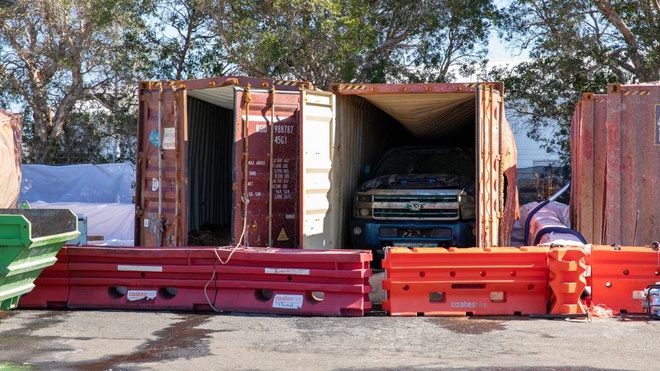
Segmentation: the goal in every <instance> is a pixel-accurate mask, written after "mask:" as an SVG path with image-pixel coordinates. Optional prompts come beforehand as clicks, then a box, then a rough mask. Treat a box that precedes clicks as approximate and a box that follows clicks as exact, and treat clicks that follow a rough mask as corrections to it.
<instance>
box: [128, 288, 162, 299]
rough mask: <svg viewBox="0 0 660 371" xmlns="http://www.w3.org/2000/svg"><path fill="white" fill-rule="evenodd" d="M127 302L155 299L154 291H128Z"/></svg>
mask: <svg viewBox="0 0 660 371" xmlns="http://www.w3.org/2000/svg"><path fill="white" fill-rule="evenodd" d="M126 298H127V299H128V301H150V300H154V299H156V290H128V293H126Z"/></svg>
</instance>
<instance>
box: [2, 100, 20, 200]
mask: <svg viewBox="0 0 660 371" xmlns="http://www.w3.org/2000/svg"><path fill="white" fill-rule="evenodd" d="M22 123H23V121H22V116H21V115H18V114H13V113H11V112H8V111H5V110H2V109H0V190H2V192H0V208H15V207H17V206H18V205H17V203H18V197H19V193H20V188H21V130H22Z"/></svg>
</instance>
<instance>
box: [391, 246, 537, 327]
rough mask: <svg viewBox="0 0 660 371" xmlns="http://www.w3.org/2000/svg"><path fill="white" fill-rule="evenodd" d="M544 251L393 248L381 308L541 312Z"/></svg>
mask: <svg viewBox="0 0 660 371" xmlns="http://www.w3.org/2000/svg"><path fill="white" fill-rule="evenodd" d="M547 254H548V249H547V248H536V247H523V248H520V249H517V248H512V247H510V248H507V247H503V248H487V249H484V250H482V249H479V248H460V249H459V248H449V249H444V248H414V249H408V248H392V249H388V250H387V252H386V257H385V260H384V261H383V267H384V268H385V269H386V275H387V278H386V279H385V280H383V289H385V290H387V300H385V301H383V309H384V310H385V311H387V312H388V313H389V314H390V315H392V316H417V315H426V316H465V315H476V316H485V315H518V314H521V315H522V314H546V313H547V307H546V303H547V299H548V288H547V286H548V280H547V276H548V273H547V269H548V266H547Z"/></svg>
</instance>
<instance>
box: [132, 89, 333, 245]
mask: <svg viewBox="0 0 660 371" xmlns="http://www.w3.org/2000/svg"><path fill="white" fill-rule="evenodd" d="M305 86H307V84H305V83H294V82H284V81H275V80H272V79H254V78H246V77H219V78H208V79H199V80H188V81H180V82H142V83H140V94H139V95H140V98H139V102H140V104H139V119H138V161H137V163H138V166H137V178H136V179H137V182H136V183H137V185H136V209H137V211H136V236H135V241H136V244H137V245H141V246H184V245H199V244H211V245H221V244H225V245H228V244H229V243H230V242H233V243H240V244H242V245H245V246H273V247H291V248H295V247H300V246H302V245H304V244H305V243H307V242H306V241H303V240H304V236H302V235H300V233H299V231H300V230H301V223H302V222H301V213H302V212H301V210H302V209H304V208H305V207H306V204H305V202H304V200H303V199H302V198H301V197H300V195H301V194H304V193H311V194H316V193H317V191H316V190H314V189H310V188H313V187H315V186H318V185H317V184H314V182H312V181H307V182H305V183H303V182H302V177H303V175H304V174H306V173H311V174H317V175H318V174H321V173H323V172H324V171H325V172H329V171H330V165H329V163H330V157H329V156H330V149H328V148H325V152H323V148H312V147H314V146H315V145H317V144H319V143H325V145H326V146H327V145H329V144H328V143H330V142H329V140H330V138H329V137H328V136H329V135H330V134H331V132H330V131H328V129H329V127H330V126H331V125H330V123H331V121H332V111H331V102H332V95H331V94H329V93H325V92H318V91H314V90H311V89H301V88H303V87H305ZM306 115H307V116H308V119H307V120H306V122H307V123H308V124H307V125H306V127H305V131H307V132H304V131H303V128H302V126H301V125H300V123H301V121H302V118H303V117H305V116H306ZM322 134H325V135H326V137H322ZM303 138H307V139H306V140H302V139H303ZM321 152H323V153H321ZM302 153H307V155H302ZM316 155H320V156H323V155H325V158H317V157H315V156H316ZM319 164H320V166H321V167H322V169H309V167H310V166H316V165H319ZM303 169H304V170H303ZM321 178H322V177H321ZM325 178H326V179H327V178H328V176H327V174H326V176H325ZM326 183H328V181H327V180H326ZM322 187H324V188H328V185H327V184H324V185H322ZM319 207H320V206H319V205H314V207H313V208H314V210H315V211H313V212H318V208H319ZM206 232H211V233H206ZM211 237H212V238H211ZM191 239H192V240H191ZM319 247H323V246H319Z"/></svg>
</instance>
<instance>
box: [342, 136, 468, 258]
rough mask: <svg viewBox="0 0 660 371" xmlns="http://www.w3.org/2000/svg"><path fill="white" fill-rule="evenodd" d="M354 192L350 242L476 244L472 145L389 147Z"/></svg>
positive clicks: (378, 247) (375, 246)
mask: <svg viewBox="0 0 660 371" xmlns="http://www.w3.org/2000/svg"><path fill="white" fill-rule="evenodd" d="M365 173H366V174H367V176H368V180H367V181H366V182H364V183H362V184H361V185H360V186H359V188H358V190H357V191H356V192H355V194H354V198H353V201H354V202H353V215H352V218H351V222H350V223H351V242H352V244H353V247H354V248H360V249H371V250H372V251H373V253H374V263H375V264H374V266H379V265H380V261H382V259H383V257H384V255H385V254H384V250H383V247H386V246H397V247H450V246H453V247H467V246H476V238H475V234H476V230H475V197H474V193H475V155H474V148H464V147H444V146H442V147H440V146H406V147H397V148H393V149H391V150H389V151H387V152H386V153H385V154H384V155H383V156H382V157H381V159H380V160H379V161H378V163H377V165H376V166H375V168H374V169H373V171H368V170H367V169H365Z"/></svg>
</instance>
